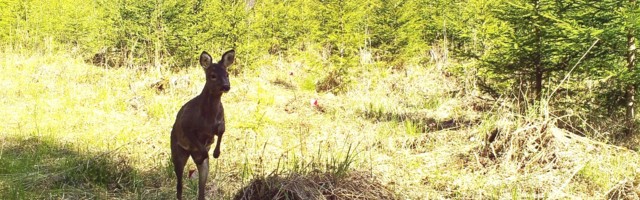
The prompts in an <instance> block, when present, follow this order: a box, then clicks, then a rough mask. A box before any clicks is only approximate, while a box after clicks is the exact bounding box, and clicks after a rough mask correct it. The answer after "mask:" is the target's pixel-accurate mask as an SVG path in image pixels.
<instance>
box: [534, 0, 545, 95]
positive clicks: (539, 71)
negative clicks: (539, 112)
mask: <svg viewBox="0 0 640 200" xmlns="http://www.w3.org/2000/svg"><path fill="white" fill-rule="evenodd" d="M539 9H540V1H535V15H536V18H537V19H536V21H537V23H534V27H533V28H534V29H533V31H534V34H535V39H534V40H535V43H536V44H535V49H534V52H535V53H534V55H533V67H534V69H535V74H534V78H533V81H534V90H533V96H534V98H535V100H540V97H541V96H542V78H543V73H544V69H543V66H542V33H541V30H540V23H542V22H541V21H542V17H541V16H540V13H539Z"/></svg>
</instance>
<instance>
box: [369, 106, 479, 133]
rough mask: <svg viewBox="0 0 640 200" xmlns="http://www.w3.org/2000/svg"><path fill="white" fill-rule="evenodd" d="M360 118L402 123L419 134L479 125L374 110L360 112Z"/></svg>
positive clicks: (414, 113) (462, 120)
mask: <svg viewBox="0 0 640 200" xmlns="http://www.w3.org/2000/svg"><path fill="white" fill-rule="evenodd" d="M361 116H363V117H364V118H366V119H369V120H373V121H381V122H390V121H395V122H404V123H409V124H411V125H412V126H413V127H414V128H415V129H416V130H417V131H419V132H421V133H427V132H433V131H440V130H458V129H461V128H464V127H469V126H473V125H476V124H478V123H479V121H478V120H467V119H447V120H436V119H434V118H431V117H427V116H425V114H424V113H418V112H406V113H396V112H386V111H380V110H375V109H367V110H364V111H362V112H361Z"/></svg>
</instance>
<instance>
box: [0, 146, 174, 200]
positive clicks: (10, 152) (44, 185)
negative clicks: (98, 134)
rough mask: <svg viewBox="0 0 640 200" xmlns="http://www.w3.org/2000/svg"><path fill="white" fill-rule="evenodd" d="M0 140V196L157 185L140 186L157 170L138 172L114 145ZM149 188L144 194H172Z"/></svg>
mask: <svg viewBox="0 0 640 200" xmlns="http://www.w3.org/2000/svg"><path fill="white" fill-rule="evenodd" d="M0 145H2V146H0V160H2V162H0V199H44V198H46V199H52V198H53V199H57V198H63V199H96V198H97V199H109V198H123V197H124V198H138V199H139V198H143V196H142V195H144V194H140V191H149V190H153V187H156V188H159V187H161V186H160V185H156V186H153V185H151V186H150V187H151V188H148V187H147V188H145V182H146V183H150V182H153V181H154V180H150V177H151V179H153V177H162V175H161V174H160V173H162V172H161V171H158V172H154V173H156V174H148V172H147V173H141V172H139V171H137V170H136V169H135V168H134V167H132V165H131V162H130V161H129V160H128V159H127V157H125V156H123V155H122V154H117V153H116V152H114V151H112V152H95V153H84V152H93V151H92V150H91V149H90V147H84V148H87V149H86V150H84V151H83V150H80V148H78V147H77V146H74V145H71V144H61V143H59V142H57V141H55V140H54V139H43V138H34V137H31V138H7V137H2V138H0ZM156 181H157V180H156ZM143 193H149V192H143ZM153 193H154V194H153V197H149V196H148V194H147V196H146V197H149V198H156V197H157V198H162V197H159V196H156V195H162V196H164V198H169V197H170V196H172V193H165V194H163V192H153ZM167 195H169V196H167ZM146 197H145V198H146Z"/></svg>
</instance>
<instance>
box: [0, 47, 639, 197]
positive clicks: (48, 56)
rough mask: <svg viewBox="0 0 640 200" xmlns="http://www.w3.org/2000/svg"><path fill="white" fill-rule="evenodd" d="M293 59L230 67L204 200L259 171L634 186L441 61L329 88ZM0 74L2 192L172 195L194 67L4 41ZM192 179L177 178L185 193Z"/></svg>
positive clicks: (625, 159) (367, 73)
mask: <svg viewBox="0 0 640 200" xmlns="http://www.w3.org/2000/svg"><path fill="white" fill-rule="evenodd" d="M212 53H213V52H212ZM291 60H293V61H284V60H282V59H279V58H277V57H276V58H271V57H269V58H265V59H264V60H262V61H261V62H260V63H262V64H261V67H256V68H255V70H244V71H242V72H241V73H238V74H237V75H235V76H232V77H231V85H232V88H231V92H229V93H227V94H225V95H224V96H223V97H222V101H223V103H224V105H225V110H226V111H227V113H228V114H227V119H226V121H227V123H228V128H227V129H228V131H227V133H226V134H225V136H224V138H223V142H222V153H221V157H220V158H219V159H216V160H212V163H211V166H212V169H211V171H212V173H211V174H210V182H209V183H208V186H207V192H208V193H207V196H208V197H209V198H211V199H230V198H233V197H237V194H240V192H241V191H246V190H247V189H251V188H258V186H256V185H252V184H254V183H256V182H257V181H260V180H262V181H265V183H271V182H269V181H281V182H282V183H285V184H284V185H289V186H291V185H292V184H291V183H304V184H306V185H319V184H318V183H320V182H321V183H323V184H334V185H338V183H342V184H343V186H345V187H356V185H354V184H353V183H355V182H351V184H349V183H348V182H347V181H354V180H367V181H370V182H371V183H372V184H368V185H366V186H367V187H363V188H377V189H382V190H387V189H388V190H389V191H393V193H394V195H395V196H394V197H395V198H398V199H425V198H455V199H467V198H539V197H540V198H592V197H597V198H605V197H610V196H612V195H618V194H621V195H622V196H624V195H630V194H632V193H633V191H637V190H634V188H635V189H637V188H638V185H637V184H635V183H636V182H637V178H636V177H637V171H638V170H637V169H639V168H638V164H637V163H638V159H639V158H640V156H638V155H637V154H636V153H635V152H633V151H628V150H625V149H622V148H618V147H615V146H611V145H608V144H604V143H600V142H595V141H592V140H589V139H587V138H584V137H581V136H577V135H574V134H571V133H569V132H567V131H566V130H563V129H560V128H558V125H557V123H558V121H559V120H560V119H561V118H562V117H563V116H553V115H552V114H547V113H553V112H549V111H550V108H549V107H548V106H547V105H537V106H533V107H531V108H530V110H529V112H525V114H517V113H518V112H515V111H513V106H512V105H514V103H513V102H510V101H509V100H508V99H501V100H499V101H497V102H487V101H485V100H482V99H483V98H479V95H478V94H479V93H478V92H477V88H474V86H473V84H468V83H469V82H472V80H469V78H468V77H472V76H470V75H469V76H460V77H453V76H450V74H449V72H448V71H447V70H451V69H452V68H451V67H455V66H454V65H455V63H453V62H450V63H449V64H448V65H431V64H429V65H425V66H423V65H407V66H405V67H404V68H402V69H393V68H386V67H381V66H372V67H371V68H363V69H359V70H358V71H357V72H355V73H357V75H358V76H354V77H350V80H351V81H349V85H348V87H345V88H346V89H345V90H343V91H340V92H338V93H336V94H334V93H330V92H322V91H321V92H317V91H316V88H315V86H316V84H318V83H319V82H318V80H320V79H321V78H326V77H320V76H318V74H317V73H318V72H317V71H311V70H308V69H310V68H312V67H311V66H310V65H313V62H305V61H304V60H302V59H301V60H300V61H299V60H295V59H291ZM0 69H1V70H2V72H3V73H0V86H1V87H2V88H3V90H0V96H2V98H0V115H1V116H3V119H4V120H3V122H4V123H2V124H1V125H0V132H1V133H2V134H1V135H0V160H2V162H0V198H2V199H24V198H36V199H58V198H98V199H112V198H118V199H170V198H173V196H174V192H175V191H174V184H175V182H174V181H175V180H174V175H173V171H172V166H171V164H170V162H169V160H170V156H169V148H168V141H169V132H170V129H171V125H172V123H173V120H174V118H175V114H176V112H177V111H178V109H179V107H180V106H181V105H182V104H183V103H184V102H186V101H187V100H189V99H190V98H192V97H194V96H195V95H197V94H198V93H199V92H200V91H201V89H202V86H203V83H204V80H203V78H204V76H203V74H202V73H203V72H202V70H201V69H200V68H198V67H191V68H185V69H183V70H179V71H161V72H160V73H158V72H157V71H155V70H152V71H145V70H132V69H126V68H104V67H96V66H92V65H88V64H85V63H84V62H83V61H82V59H79V58H76V57H74V56H71V55H68V54H66V53H35V54H21V53H10V52H9V53H3V54H0ZM467 73H472V72H471V71H469V72H467ZM463 75H464V74H463ZM312 99H314V100H317V101H318V105H312V104H311V103H310V100H312ZM551 111H552V110H551ZM187 169H195V165H194V164H193V163H192V162H189V163H188V165H187ZM322 174H328V175H326V176H325V175H322ZM307 175H308V176H307ZM304 176H306V177H304ZM270 177H274V178H270ZM278 177H280V178H278ZM282 177H290V179H287V178H282ZM302 177H304V178H302ZM336 180H343V182H340V181H336ZM287 181H291V182H287ZM296 181H299V182H296ZM309 181H310V182H309ZM314 181H319V182H315V183H314ZM286 183H289V184H286ZM196 185H197V184H196V182H195V180H193V179H189V180H188V181H187V184H186V198H194V197H195V195H196ZM271 185H277V184H271ZM293 185H295V184H293ZM251 186H256V187H251ZM629 188H631V189H629ZM281 189H282V190H280V191H282V193H280V194H283V195H284V194H290V193H287V192H292V191H307V190H302V189H303V188H295V187H282V188H281ZM318 191H320V190H318ZM332 191H333V192H336V191H339V190H332ZM358 191H360V190H358ZM360 192H363V191H360ZM320 193H322V191H320ZM309 194H311V193H309ZM314 194H317V193H314ZM351 195H353V194H351ZM383 196H384V195H383ZM618 196H620V195H618ZM360 197H362V198H365V197H371V195H366V194H363V195H362V196H360ZM384 197H388V196H384Z"/></svg>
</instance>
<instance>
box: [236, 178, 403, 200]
mask: <svg viewBox="0 0 640 200" xmlns="http://www.w3.org/2000/svg"><path fill="white" fill-rule="evenodd" d="M234 199H236V200H260V199H291V200H321V199H332V200H333V199H380V200H384V199H395V197H394V196H393V192H391V191H390V190H389V189H387V188H385V187H384V186H383V185H382V184H381V183H379V182H377V180H376V179H375V178H373V177H372V176H371V175H370V174H368V173H365V172H350V173H348V174H345V175H343V176H338V175H336V174H333V173H322V174H320V173H311V174H309V175H300V174H295V173H294V174H290V175H287V176H280V175H271V176H267V177H260V178H256V179H254V180H253V181H251V183H250V184H249V185H248V186H246V187H244V188H242V189H241V190H240V191H238V193H236V195H235V197H234Z"/></svg>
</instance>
